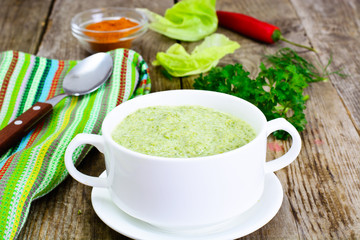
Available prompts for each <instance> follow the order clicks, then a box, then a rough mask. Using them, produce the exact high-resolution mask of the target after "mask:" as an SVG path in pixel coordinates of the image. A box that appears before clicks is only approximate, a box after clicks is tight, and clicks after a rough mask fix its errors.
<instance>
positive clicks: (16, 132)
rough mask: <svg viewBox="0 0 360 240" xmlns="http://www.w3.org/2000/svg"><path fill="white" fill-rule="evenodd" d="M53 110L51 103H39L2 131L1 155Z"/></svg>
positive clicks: (0, 140)
mask: <svg viewBox="0 0 360 240" xmlns="http://www.w3.org/2000/svg"><path fill="white" fill-rule="evenodd" d="M52 109H53V106H52V105H51V104H49V103H43V102H37V103H35V104H34V106H32V107H31V108H29V109H28V110H27V111H26V112H24V113H23V114H21V115H20V116H19V117H17V118H16V119H15V120H14V121H12V122H11V123H9V125H7V126H6V127H4V128H3V129H2V130H1V131H0V155H1V154H3V153H4V152H5V151H7V150H8V149H9V148H10V147H12V146H14V145H15V144H16V143H18V142H19V141H20V140H21V138H22V137H24V136H25V135H26V134H27V133H28V132H29V131H30V130H31V129H32V128H33V127H34V126H35V125H36V124H37V123H38V122H39V121H40V120H41V119H43V118H44V117H45V116H46V115H48V114H49V113H50V112H51V111H52Z"/></svg>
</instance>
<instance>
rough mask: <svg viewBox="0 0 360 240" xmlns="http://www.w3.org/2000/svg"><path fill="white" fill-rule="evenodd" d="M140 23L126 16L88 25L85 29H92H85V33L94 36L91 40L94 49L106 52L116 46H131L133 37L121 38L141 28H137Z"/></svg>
mask: <svg viewBox="0 0 360 240" xmlns="http://www.w3.org/2000/svg"><path fill="white" fill-rule="evenodd" d="M138 25H139V24H138V23H136V22H134V21H131V20H130V19H128V18H124V17H122V18H120V19H116V20H103V21H101V22H97V23H91V24H89V25H87V26H86V27H85V29H86V30H90V31H84V34H86V35H87V36H89V37H91V38H93V41H91V42H89V44H90V47H91V48H92V50H93V51H96V52H106V51H110V50H113V49H116V48H130V47H131V43H132V40H133V39H127V40H121V38H124V37H126V36H129V35H130V34H132V33H134V32H136V31H138V30H139V28H136V26H138ZM129 28H131V29H129ZM126 29H129V30H126ZM119 30H120V31H119ZM121 30H124V31H121ZM93 31H99V32H93Z"/></svg>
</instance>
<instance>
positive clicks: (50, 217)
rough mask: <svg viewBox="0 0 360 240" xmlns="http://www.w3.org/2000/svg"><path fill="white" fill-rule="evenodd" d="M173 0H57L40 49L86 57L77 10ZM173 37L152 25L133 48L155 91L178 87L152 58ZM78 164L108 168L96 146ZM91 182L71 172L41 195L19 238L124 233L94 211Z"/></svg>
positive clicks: (84, 168) (153, 5)
mask: <svg viewBox="0 0 360 240" xmlns="http://www.w3.org/2000/svg"><path fill="white" fill-rule="evenodd" d="M172 4H173V1H172V0H161V1H149V2H144V1H139V0H137V1H131V2H129V1H126V0H118V1H113V0H102V1H97V0H91V1H90V0H89V1H73V0H64V1H56V3H55V5H54V9H53V11H52V14H51V16H50V20H49V24H48V27H47V29H46V33H45V35H44V39H43V41H42V43H41V46H40V48H39V52H38V55H39V56H43V57H48V58H56V59H82V58H84V57H86V56H88V55H89V54H88V53H87V52H85V51H84V50H83V49H81V47H80V46H79V44H78V42H77V40H76V39H75V38H74V37H73V36H72V35H71V30H70V21H71V18H72V17H73V16H74V15H75V14H76V13H78V12H80V11H84V10H87V9H90V8H97V7H137V8H145V7H146V8H148V9H150V10H152V11H154V12H157V13H159V14H163V13H164V11H165V9H166V8H169V7H171V6H172ZM173 43H174V41H173V40H169V39H168V38H165V37H163V36H161V35H159V34H157V33H154V32H152V31H148V32H147V33H146V34H145V35H144V36H143V37H142V38H141V39H140V40H139V41H136V42H134V45H133V48H134V50H135V51H137V52H138V53H140V54H141V55H142V56H143V58H144V59H145V61H147V63H148V64H149V66H150V76H151V79H152V91H160V90H166V89H174V88H179V87H180V84H179V81H176V80H175V81H171V82H170V81H163V76H162V75H161V74H160V73H159V71H157V70H156V69H155V68H154V67H152V65H151V64H150V63H151V61H153V60H154V56H155V54H156V53H157V52H158V51H164V50H166V49H167V48H168V47H169V46H170V45H171V44H173ZM78 169H79V170H80V171H81V172H84V173H86V174H90V175H93V176H98V175H100V173H102V172H103V171H104V169H105V167H104V159H103V154H100V153H99V152H98V151H97V150H96V149H93V150H92V151H91V152H90V153H89V154H88V156H87V157H86V158H85V159H84V160H83V162H82V163H81V164H80V166H79V167H78ZM91 190H92V188H90V187H87V186H85V185H83V184H81V183H78V182H77V181H76V180H74V179H73V178H71V177H68V178H67V179H66V180H65V181H64V182H63V183H61V184H60V186H58V187H57V188H55V189H54V190H53V191H52V192H51V193H49V194H48V195H46V196H45V197H43V198H40V199H38V200H36V201H35V202H34V203H33V204H32V206H31V210H30V213H29V216H28V219H27V222H26V224H25V226H24V228H23V230H22V232H21V233H20V236H19V239H116V238H122V237H123V236H122V235H121V234H119V233H117V232H115V231H113V230H112V229H111V228H109V227H108V226H107V225H105V224H104V223H103V222H102V221H101V220H100V219H99V218H98V216H97V215H96V214H95V212H94V210H93V208H92V205H91V200H90V197H91V196H90V195H91Z"/></svg>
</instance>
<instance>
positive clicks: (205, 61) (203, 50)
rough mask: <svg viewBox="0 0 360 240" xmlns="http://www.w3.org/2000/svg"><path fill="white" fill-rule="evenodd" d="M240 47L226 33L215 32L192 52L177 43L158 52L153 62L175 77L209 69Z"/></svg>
mask: <svg viewBox="0 0 360 240" xmlns="http://www.w3.org/2000/svg"><path fill="white" fill-rule="evenodd" d="M239 47H240V45H239V44H238V43H237V42H234V41H231V40H230V39H229V38H227V37H226V36H225V35H223V34H219V33H214V34H212V35H210V36H208V37H206V38H205V40H204V41H203V42H202V43H201V44H200V45H198V46H196V47H195V49H194V50H193V51H192V52H191V54H189V53H188V52H186V50H185V49H184V47H183V46H182V45H180V44H178V43H175V44H173V45H172V46H170V48H169V49H168V50H167V51H166V52H158V53H157V54H156V60H155V61H153V63H152V64H153V65H154V66H159V65H161V66H162V67H164V68H165V70H166V71H167V72H168V73H169V74H170V75H172V76H174V77H184V76H189V75H195V74H200V73H204V72H207V71H209V70H210V69H211V68H212V67H215V66H216V65H217V64H218V62H219V60H220V59H221V58H223V57H224V56H225V55H227V54H229V53H233V52H234V51H235V50H236V49H238V48H239Z"/></svg>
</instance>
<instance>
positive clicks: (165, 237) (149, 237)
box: [91, 172, 283, 240]
mask: <svg viewBox="0 0 360 240" xmlns="http://www.w3.org/2000/svg"><path fill="white" fill-rule="evenodd" d="M100 177H105V172H103V173H102V174H101V175H100ZM91 201H92V205H93V207H94V210H95V212H96V214H97V215H98V216H99V218H100V219H101V220H102V221H103V222H104V223H105V224H107V225H108V226H109V227H111V228H112V229H114V230H115V231H117V232H119V233H121V234H123V235H125V236H127V237H130V238H133V239H141V240H183V239H184V237H186V239H188V240H223V239H224V240H225V239H236V238H240V237H243V236H245V235H248V234H250V233H252V232H254V231H256V230H258V229H259V228H261V227H262V226H264V225H265V224H267V223H268V222H269V221H270V220H271V219H272V218H273V217H274V216H275V215H276V213H277V212H278V211H279V209H280V206H281V204H282V201H283V189H282V186H281V183H280V181H279V179H278V178H277V177H276V175H275V174H274V173H269V174H267V175H266V176H265V188H264V192H263V195H262V197H261V199H260V200H259V201H258V202H257V203H256V204H255V205H254V206H253V207H252V208H251V209H249V210H248V211H246V212H245V213H243V214H241V215H240V216H238V217H236V218H234V219H233V220H231V221H229V222H228V224H227V226H224V227H222V228H221V230H219V231H211V232H209V233H203V234H201V235H195V236H190V235H182V234H179V233H171V232H166V231H162V230H161V229H160V228H157V227H155V226H152V225H150V224H148V223H146V222H143V221H140V220H138V219H135V218H133V217H131V216H129V215H128V214H126V213H125V212H123V211H122V210H121V209H120V208H118V207H117V206H116V205H115V204H114V203H113V202H112V200H111V198H110V193H109V192H108V190H107V189H106V188H93V190H92V193H91Z"/></svg>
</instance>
